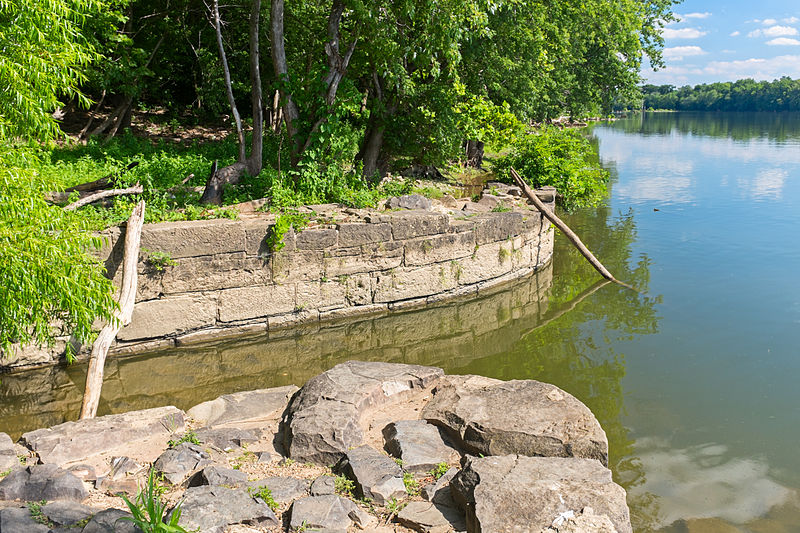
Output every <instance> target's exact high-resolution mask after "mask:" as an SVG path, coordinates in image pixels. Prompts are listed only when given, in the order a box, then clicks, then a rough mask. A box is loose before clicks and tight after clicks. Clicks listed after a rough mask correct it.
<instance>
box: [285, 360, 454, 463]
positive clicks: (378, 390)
mask: <svg viewBox="0 0 800 533" xmlns="http://www.w3.org/2000/svg"><path fill="white" fill-rule="evenodd" d="M443 375H444V372H443V371H442V369H440V368H434V367H426V366H418V365H403V364H395V363H379V362H361V361H349V362H347V363H342V364H340V365H336V366H335V367H333V368H331V369H330V370H328V371H327V372H323V373H322V374H320V375H318V376H316V377H314V378H312V379H310V380H309V381H308V382H307V383H306V384H305V385H304V386H303V387H302V388H301V389H300V391H299V392H298V393H297V395H295V396H294V398H293V399H292V401H291V402H290V403H289V407H288V409H287V413H286V424H285V429H286V431H285V435H286V449H287V450H288V452H289V456H290V457H291V458H292V459H295V460H297V461H302V462H311V463H316V464H321V465H326V466H327V465H331V464H335V463H336V462H338V461H339V460H340V459H341V458H342V457H344V455H345V452H346V451H347V450H348V449H350V448H354V447H356V446H360V445H361V444H363V443H364V433H363V431H362V429H361V426H360V421H361V418H362V417H363V416H364V415H366V414H367V413H368V412H369V411H370V410H372V409H374V408H376V407H380V406H385V405H387V404H390V403H394V402H399V401H401V400H402V399H403V398H404V394H403V393H406V392H409V391H415V390H420V389H424V388H426V387H428V386H430V385H431V384H433V383H434V382H435V381H437V380H438V379H440V378H441V376H443Z"/></svg>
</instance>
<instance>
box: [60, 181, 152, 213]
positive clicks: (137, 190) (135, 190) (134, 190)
mask: <svg viewBox="0 0 800 533" xmlns="http://www.w3.org/2000/svg"><path fill="white" fill-rule="evenodd" d="M142 192H144V187H142V186H141V185H139V184H138V183H137V184H136V185H134V186H133V187H128V188H127V189H109V190H107V191H100V192H96V193H94V194H90V195H89V196H86V197H84V198H81V199H80V200H77V201H75V202H73V203H71V204H69V205H68V206H66V207H65V208H64V210H65V211H75V210H76V209H78V208H79V207H83V206H84V205H87V204H91V203H92V202H96V201H97V200H102V199H103V198H109V197H111V196H125V195H128V194H142Z"/></svg>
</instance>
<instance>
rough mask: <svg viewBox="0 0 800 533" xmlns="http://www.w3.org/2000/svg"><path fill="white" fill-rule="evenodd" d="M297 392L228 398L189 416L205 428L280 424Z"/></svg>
mask: <svg viewBox="0 0 800 533" xmlns="http://www.w3.org/2000/svg"><path fill="white" fill-rule="evenodd" d="M297 390H298V389H297V387H296V386H294V385H287V386H286V387H276V388H272V389H261V390H254V391H247V392H237V393H234V394H225V395H223V396H220V397H219V398H217V399H216V400H211V401H209V402H203V403H201V404H198V405H195V406H194V407H192V408H191V409H189V410H188V411H186V414H187V416H189V417H191V418H192V419H194V420H195V422H197V423H198V424H200V425H202V426H214V425H223V424H231V423H235V422H255V421H261V420H277V419H279V418H280V417H281V415H282V414H283V411H284V409H286V405H287V404H288V403H289V398H291V397H292V395H293V394H294V393H295V392H297Z"/></svg>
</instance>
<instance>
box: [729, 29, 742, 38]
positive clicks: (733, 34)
mask: <svg viewBox="0 0 800 533" xmlns="http://www.w3.org/2000/svg"><path fill="white" fill-rule="evenodd" d="M739 35H741V32H739V31H738V30H737V31H735V32H733V33H731V37H737V36H739Z"/></svg>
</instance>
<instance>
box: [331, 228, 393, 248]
mask: <svg viewBox="0 0 800 533" xmlns="http://www.w3.org/2000/svg"><path fill="white" fill-rule="evenodd" d="M336 228H337V229H338V230H339V246H341V247H342V248H345V247H350V246H361V245H362V244H370V243H377V242H388V241H391V240H392V227H391V226H390V225H389V224H385V223H383V224H357V223H349V224H339V225H338V226H336Z"/></svg>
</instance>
